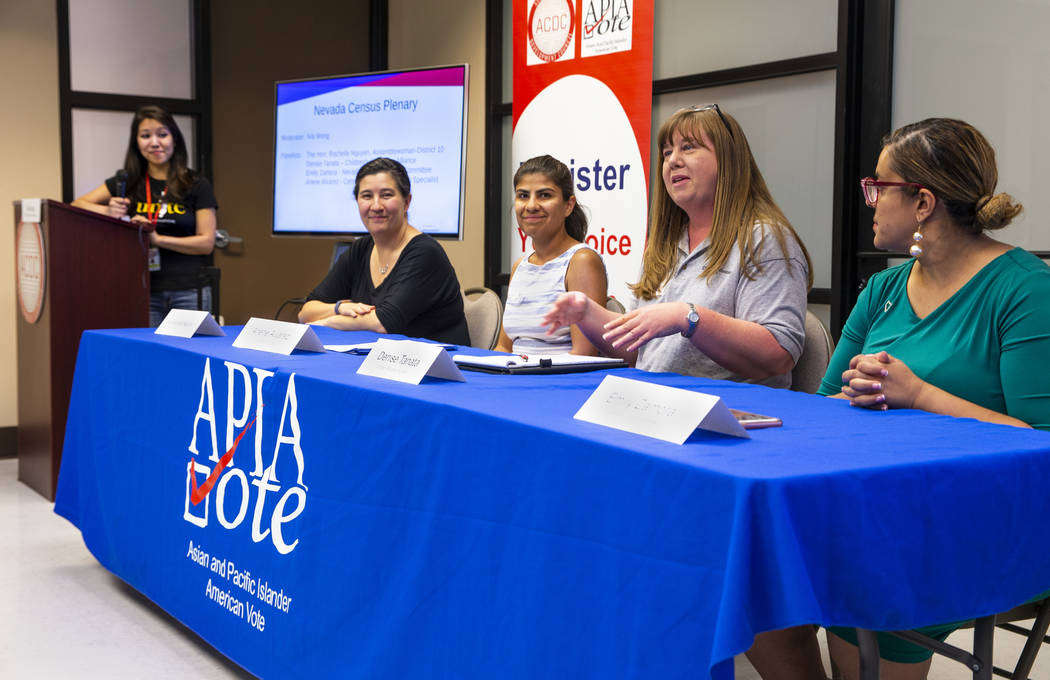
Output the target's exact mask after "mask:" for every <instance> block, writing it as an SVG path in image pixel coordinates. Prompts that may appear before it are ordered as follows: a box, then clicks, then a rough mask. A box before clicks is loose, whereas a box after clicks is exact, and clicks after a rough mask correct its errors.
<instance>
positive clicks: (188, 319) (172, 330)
mask: <svg viewBox="0 0 1050 680" xmlns="http://www.w3.org/2000/svg"><path fill="white" fill-rule="evenodd" d="M153 333H154V334H155V335H173V336H175V337H176V338H192V337H193V336H194V335H226V333H225V331H223V330H222V329H221V328H219V324H217V323H216V322H215V318H214V317H212V315H211V314H209V313H208V312H206V311H203V310H200V311H198V310H196V309H172V310H171V311H169V312H168V315H167V316H166V317H164V320H163V321H161V322H160V325H159V326H157V330H155V331H153Z"/></svg>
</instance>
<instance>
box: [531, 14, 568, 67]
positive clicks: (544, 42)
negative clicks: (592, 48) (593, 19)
mask: <svg viewBox="0 0 1050 680" xmlns="http://www.w3.org/2000/svg"><path fill="white" fill-rule="evenodd" d="M573 3H574V0H532V5H531V7H529V8H528V13H529V14H528V19H527V23H526V24H525V26H526V34H527V35H528V43H529V44H528V49H527V50H525V64H526V65H527V66H533V65H535V64H545V63H550V62H554V61H567V60H569V59H572V58H573V57H575V56H576V52H575V50H573V49H572V48H573V41H572V39H573V36H574V35H575V30H574V28H575V26H576V7H575V5H574V4H573Z"/></svg>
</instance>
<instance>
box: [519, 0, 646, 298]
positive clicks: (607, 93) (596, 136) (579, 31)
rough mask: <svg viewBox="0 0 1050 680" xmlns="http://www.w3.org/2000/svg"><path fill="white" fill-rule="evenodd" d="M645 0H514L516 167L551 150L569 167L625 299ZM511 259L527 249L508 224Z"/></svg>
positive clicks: (635, 208) (641, 236)
mask: <svg viewBox="0 0 1050 680" xmlns="http://www.w3.org/2000/svg"><path fill="white" fill-rule="evenodd" d="M652 22H653V6H652V0H515V2H514V57H513V62H514V115H513V118H514V135H513V142H512V151H511V158H512V163H513V165H514V167H517V166H518V165H519V164H520V163H522V162H524V161H525V160H527V159H529V158H532V157H533V156H539V155H542V154H550V155H552V156H554V157H555V158H557V159H559V160H561V161H562V162H563V163H565V164H566V165H567V166H569V169H570V170H571V171H572V173H573V182H574V186H575V191H576V200H577V201H578V202H579V203H580V204H581V205H583V206H584V208H585V209H586V211H587V213H588V217H589V218H590V227H589V229H588V233H587V237H586V243H587V244H588V245H590V246H591V247H592V248H594V249H595V250H596V251H598V253H599V254H600V255H601V256H602V259H603V260H604V261H605V266H606V270H607V271H608V273H609V294H610V295H614V296H616V297H617V298H620V299H621V300H626V299H629V298H630V295H631V293H630V291H629V289H628V288H627V285H628V284H629V283H634V282H635V281H637V280H638V276H639V271H640V268H641V261H642V250H643V248H644V247H645V232H646V214H647V187H648V180H649V144H650V142H649V135H650V120H651V117H652V78H653V73H652V72H653V69H652V62H653V59H652V41H653V38H652V33H653V29H652ZM512 241H513V245H512V254H513V257H514V259H515V260H517V258H519V257H521V256H522V255H523V254H525V253H526V252H527V251H528V250H529V249H530V246H529V243H528V239H527V238H526V237H525V235H524V234H523V233H522V232H521V230H520V229H518V228H517V227H516V226H515V227H514V235H513V236H512Z"/></svg>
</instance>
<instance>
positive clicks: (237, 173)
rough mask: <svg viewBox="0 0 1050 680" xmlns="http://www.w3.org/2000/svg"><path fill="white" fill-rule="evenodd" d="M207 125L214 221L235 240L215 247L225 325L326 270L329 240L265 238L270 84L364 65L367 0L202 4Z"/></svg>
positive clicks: (308, 285) (264, 308) (269, 307)
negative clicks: (238, 240) (208, 79)
mask: <svg viewBox="0 0 1050 680" xmlns="http://www.w3.org/2000/svg"><path fill="white" fill-rule="evenodd" d="M211 13H212V33H211V41H212V45H211V47H212V123H213V128H212V131H213V133H214V144H213V167H214V173H213V174H214V177H213V178H212V179H214V181H215V195H216V198H218V200H219V227H220V228H223V229H226V230H227V231H229V232H230V234H231V235H234V236H240V237H242V238H244V240H245V242H244V244H243V246H231V248H230V249H229V250H227V251H225V252H224V251H221V250H217V251H216V256H215V264H216V265H217V266H219V267H221V268H222V284H221V291H222V298H221V311H222V314H223V316H224V317H225V320H226V323H230V324H240V323H244V322H245V321H247V320H248V317H250V316H264V317H270V316H272V315H273V313H274V312H275V311H276V310H277V307H278V306H279V305H280V304H281V302H283V301H284V300H286V299H287V298H290V297H301V296H304V295H306V294H307V293H308V292H309V291H310V290H311V289H312V288H313V287H314V285H316V284H317V282H318V281H320V280H321V277H322V276H323V275H324V273H325V271H327V269H328V265H329V261H330V259H331V253H332V246H333V245H334V243H335V241H334V240H332V239H322V238H275V237H273V236H271V235H270V230H271V198H272V191H273V178H272V173H273V107H274V102H273V86H274V81H276V80H290V79H294V78H307V77H311V76H324V75H338V74H343V73H360V72H363V71H367V70H368V2H367V0H313V1H312V2H310V3H309V11H308V12H292V11H289V10H288V9H287V6H286V5H284V4H281V3H259V2H257V1H256V0H223V1H222V2H213V3H211Z"/></svg>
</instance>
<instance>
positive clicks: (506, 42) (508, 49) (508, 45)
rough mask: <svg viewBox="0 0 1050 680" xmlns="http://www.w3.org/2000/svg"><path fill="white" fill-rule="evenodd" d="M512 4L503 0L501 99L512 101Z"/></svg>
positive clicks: (507, 0) (510, 0)
mask: <svg viewBox="0 0 1050 680" xmlns="http://www.w3.org/2000/svg"><path fill="white" fill-rule="evenodd" d="M513 4H514V3H513V2H512V0H503V99H501V100H500V101H501V102H502V103H506V102H509V101H511V100H512V99H514V30H513V27H514V7H513V6H512V5H513Z"/></svg>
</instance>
